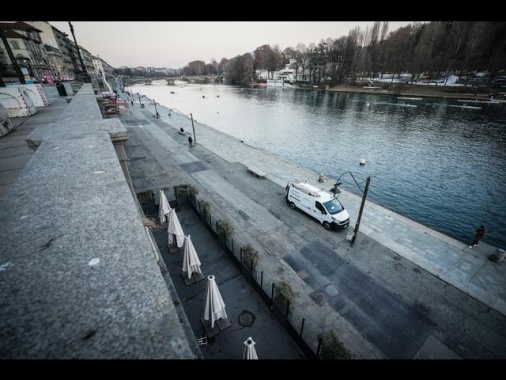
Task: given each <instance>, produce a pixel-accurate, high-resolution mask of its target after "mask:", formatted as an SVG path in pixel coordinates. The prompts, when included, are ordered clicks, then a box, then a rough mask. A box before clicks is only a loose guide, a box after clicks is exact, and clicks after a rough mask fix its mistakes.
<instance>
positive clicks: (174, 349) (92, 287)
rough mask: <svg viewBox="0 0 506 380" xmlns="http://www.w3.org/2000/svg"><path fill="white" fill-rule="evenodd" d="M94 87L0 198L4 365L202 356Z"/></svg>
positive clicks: (80, 95)
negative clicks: (194, 351)
mask: <svg viewBox="0 0 506 380" xmlns="http://www.w3.org/2000/svg"><path fill="white" fill-rule="evenodd" d="M127 138H128V134H127V132H126V130H125V128H124V127H123V125H122V124H121V123H120V122H119V121H118V120H117V119H109V120H103V119H102V116H101V112H100V109H99V107H98V103H97V99H96V96H95V94H94V91H93V89H92V87H91V84H85V85H83V87H82V89H81V90H79V91H78V92H77V94H76V95H75V96H74V97H72V100H71V101H70V103H69V104H68V105H67V106H66V108H65V111H64V112H63V114H62V116H61V117H60V118H59V119H58V121H57V122H56V123H54V124H53V125H48V126H46V127H44V128H38V129H36V130H35V131H34V132H33V133H32V134H31V135H30V136H29V137H28V141H29V142H30V143H31V144H32V146H33V147H34V148H36V149H37V150H36V152H35V153H34V154H33V157H32V159H31V160H30V161H29V162H28V164H27V165H26V167H25V169H24V171H23V172H22V173H21V175H20V176H19V177H18V179H17V181H16V182H15V184H14V185H12V187H11V188H9V190H8V191H7V193H6V195H5V197H4V198H3V201H2V202H0V215H1V218H2V228H1V229H0V241H1V242H2V244H1V247H0V294H2V307H1V309H0V310H1V312H0V313H1V314H0V315H1V317H0V336H2V339H0V358H2V359H195V356H194V354H192V351H191V349H190V346H189V341H188V338H187V336H186V335H185V332H184V330H183V327H182V326H181V322H180V319H179V317H178V315H177V311H176V309H175V306H174V303H173V302H172V299H171V297H170V294H169V291H168V289H167V284H166V282H165V279H164V276H163V275H162V272H161V268H160V266H159V264H158V261H159V256H158V254H157V252H156V251H155V250H154V248H153V245H152V244H151V241H150V238H149V234H148V232H147V230H146V228H145V227H144V225H143V223H142V219H141V217H140V214H139V210H138V204H137V201H136V199H135V198H134V195H133V194H132V191H131V188H130V187H129V184H128V180H127V178H126V177H125V171H124V168H122V164H121V163H120V161H119V160H118V153H117V152H118V149H122V147H121V148H118V147H115V144H119V145H121V141H122V140H123V141H124V140H125V139H127Z"/></svg>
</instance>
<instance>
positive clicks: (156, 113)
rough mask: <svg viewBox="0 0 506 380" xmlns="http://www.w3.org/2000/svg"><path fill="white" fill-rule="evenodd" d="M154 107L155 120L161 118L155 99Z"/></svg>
mask: <svg viewBox="0 0 506 380" xmlns="http://www.w3.org/2000/svg"><path fill="white" fill-rule="evenodd" d="M153 105H154V106H155V118H157V119H158V118H159V117H160V114H159V113H158V110H157V109H156V105H157V103H156V102H155V99H153ZM169 112H170V111H169Z"/></svg>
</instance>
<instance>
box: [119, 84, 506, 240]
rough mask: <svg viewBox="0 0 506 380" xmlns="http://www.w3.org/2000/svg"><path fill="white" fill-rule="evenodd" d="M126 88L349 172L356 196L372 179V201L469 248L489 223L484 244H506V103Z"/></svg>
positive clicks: (305, 161)
mask: <svg viewBox="0 0 506 380" xmlns="http://www.w3.org/2000/svg"><path fill="white" fill-rule="evenodd" d="M128 90H129V91H131V92H133V93H134V94H135V99H136V101H137V98H138V95H137V94H138V93H140V95H145V96H146V97H147V98H149V99H151V100H153V99H154V100H155V101H156V103H159V104H161V105H163V106H165V107H168V108H170V109H172V110H173V111H172V112H179V113H183V114H185V115H190V114H191V116H192V117H193V119H194V120H197V121H198V123H199V125H200V124H204V125H208V126H212V127H213V128H216V129H218V130H220V131H222V132H225V133H227V134H229V135H231V136H234V137H237V138H239V139H241V140H244V141H245V142H246V143H248V144H250V145H253V146H255V147H258V148H261V149H264V150H266V151H269V152H273V153H276V154H278V155H280V156H282V157H285V158H288V159H289V160H291V161H293V162H296V163H298V164H301V165H303V166H305V167H307V168H310V169H312V170H314V171H316V172H318V173H322V174H324V175H326V176H327V177H331V178H338V177H340V176H341V175H342V177H341V182H342V187H343V188H345V189H346V190H348V191H351V192H353V193H355V194H357V195H361V190H360V189H359V187H358V186H357V184H356V183H355V181H354V179H353V177H354V178H355V179H356V181H357V183H358V184H359V185H360V187H361V189H362V190H363V189H364V186H365V182H366V179H367V177H368V176H370V177H371V182H370V187H369V190H368V194H367V199H368V200H370V201H373V202H374V203H377V204H379V205H381V206H383V207H386V208H389V209H391V210H393V211H395V212H397V213H399V214H401V215H404V216H406V217H408V218H410V219H412V220H415V221H417V222H420V223H422V224H424V225H426V226H428V227H431V228H433V229H435V230H437V231H439V232H442V233H444V234H446V235H448V236H451V237H453V238H455V239H457V240H460V241H462V242H464V243H466V244H470V243H471V241H472V238H473V236H474V230H475V228H477V227H478V226H480V225H481V224H483V225H485V227H486V228H487V231H488V233H487V236H486V238H485V239H484V241H485V242H487V243H489V244H491V245H494V246H497V247H499V248H503V249H506V223H505V222H504V221H505V215H506V195H505V194H506V192H505V186H506V176H505V169H504V168H506V103H479V102H475V101H469V100H468V101H459V100H457V99H452V100H450V99H442V98H414V97H407V98H403V99H401V98H398V97H397V96H393V95H383V94H382V95H379V94H361V93H337V92H328V91H327V92H321V91H316V90H315V91H307V90H305V91H304V90H297V89H284V88H282V87H265V88H260V89H259V88H251V89H248V88H240V87H232V86H226V85H198V84H186V85H179V86H167V85H163V86H162V85H149V86H133V87H129V88H128ZM141 101H142V100H141ZM144 102H148V100H146V99H145V98H144ZM361 159H364V160H365V162H366V164H365V165H360V164H359V162H360V160H361ZM346 172H351V174H353V176H352V175H350V174H349V173H346Z"/></svg>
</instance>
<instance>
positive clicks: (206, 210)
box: [200, 200, 211, 215]
mask: <svg viewBox="0 0 506 380" xmlns="http://www.w3.org/2000/svg"><path fill="white" fill-rule="evenodd" d="M200 204H201V205H202V210H203V211H204V215H210V214H211V203H209V202H208V201H202V200H201V201H200Z"/></svg>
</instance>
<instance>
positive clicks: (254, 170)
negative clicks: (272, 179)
mask: <svg viewBox="0 0 506 380" xmlns="http://www.w3.org/2000/svg"><path fill="white" fill-rule="evenodd" d="M248 171H249V172H250V173H253V174H254V175H256V176H257V177H258V178H265V176H266V175H267V173H266V172H263V171H262V170H260V169H258V168H256V167H254V166H248Z"/></svg>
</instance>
